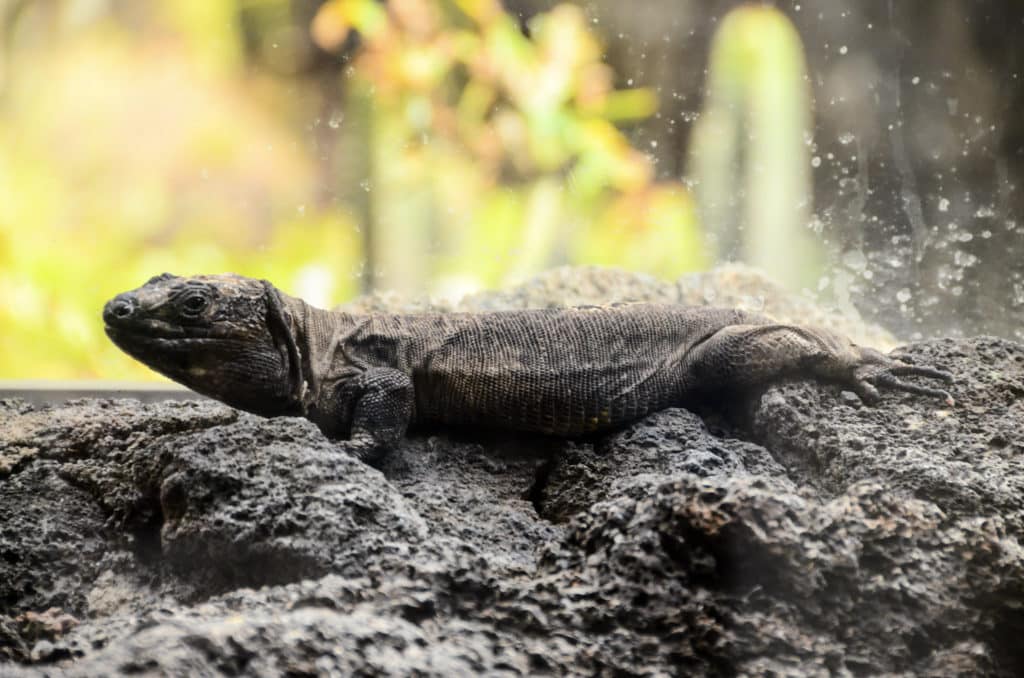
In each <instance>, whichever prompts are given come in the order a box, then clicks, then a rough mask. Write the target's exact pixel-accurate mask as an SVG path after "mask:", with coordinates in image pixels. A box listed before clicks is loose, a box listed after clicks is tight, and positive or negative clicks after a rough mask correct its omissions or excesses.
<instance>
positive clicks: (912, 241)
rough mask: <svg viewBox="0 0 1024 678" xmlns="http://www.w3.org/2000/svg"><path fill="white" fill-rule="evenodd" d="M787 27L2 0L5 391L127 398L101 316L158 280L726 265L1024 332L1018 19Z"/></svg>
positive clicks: (368, 3) (972, 326) (0, 328)
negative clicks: (12, 381)
mask: <svg viewBox="0 0 1024 678" xmlns="http://www.w3.org/2000/svg"><path fill="white" fill-rule="evenodd" d="M805 4H809V3H803V2H801V1H800V0H777V1H776V2H774V3H763V2H759V3H747V2H742V1H741V0H644V1H643V2H637V3H623V2H621V1H620V0H578V1H576V2H564V3H559V2H557V1H555V0H504V1H503V2H501V3H499V2H498V0H224V1H221V2H210V1H209V0H175V1H174V2H164V3H140V2H130V1H128V0H0V300H2V302H0V378H107V379H118V378H147V379H148V378H153V377H154V375H153V374H152V373H150V372H149V371H148V370H146V369H145V368H142V367H141V366H139V365H137V364H136V363H134V362H133V361H131V360H130V359H128V358H127V357H126V356H124V355H123V354H121V353H120V352H119V351H118V350H117V349H116V348H114V347H113V346H112V345H111V344H110V342H109V341H107V340H106V338H105V336H104V335H103V331H102V326H101V325H102V324H101V322H100V321H99V318H98V315H99V309H100V307H101V305H102V303H103V301H104V300H105V299H107V298H109V297H110V296H111V295H113V294H115V293H117V292H119V291H122V290H124V289H128V288H131V287H134V286H136V285H138V284H139V283H141V282H142V281H144V280H145V279H147V278H148V277H149V276H151V275H153V274H155V273H159V272H161V271H164V270H169V271H172V272H176V273H194V272H217V271H236V272H239V273H243V274H247V275H252V276H260V277H266V278H269V279H271V280H273V281H274V282H275V283H277V284H278V285H279V286H280V287H282V288H283V289H285V290H286V291H288V292H290V293H293V294H296V295H299V296H302V297H304V298H307V299H309V300H310V301H312V302H313V303H316V304H319V305H322V306H331V305H333V304H336V303H339V302H342V301H345V300H347V299H349V298H351V297H353V296H355V295H357V294H359V293H360V292H362V291H366V290H370V289H376V288H379V289H396V290H400V291H403V292H407V293H414V294H418V293H424V294H434V295H444V296H458V295H460V294H462V293H465V292H468V291H471V290H474V289H477V288H481V287H491V286H497V285H502V284H506V283H509V282H513V281H516V280H519V279H521V278H523V277H525V276H528V275H531V274H532V273H535V272H537V271H539V270H542V269H544V268H548V267H550V266H553V265H558V264H566V263H573V264H584V263H593V264H601V265H610V266H617V267H622V268H627V269H633V270H638V271H644V272H648V273H653V274H656V275H659V276H662V277H672V276H676V275H678V274H680V273H683V272H686V271H692V270H699V269H702V268H706V267H707V266H709V265H711V264H712V263H714V262H715V261H718V260H721V259H742V260H745V261H748V262H754V263H756V264H758V265H759V266H761V267H764V268H767V269H769V272H770V273H772V274H773V275H774V276H775V277H777V278H779V279H781V280H783V281H785V282H787V283H788V284H789V285H790V287H791V288H793V289H804V290H808V291H810V292H814V293H821V294H822V295H823V296H822V302H823V303H826V304H835V305H838V306H840V307H843V306H845V307H848V308H853V307H856V308H857V309H858V310H860V311H861V312H862V313H864V314H865V315H866V316H867V317H869V318H872V319H875V320H878V321H880V322H883V323H884V324H887V325H888V326H890V327H891V328H893V329H895V330H896V331H897V332H899V333H900V334H901V335H902V336H905V337H908V338H916V337H920V336H928V335H932V334H955V333H957V332H961V331H962V332H989V333H997V334H1004V335H1007V336H1016V337H1018V338H1021V332H1022V329H1021V328H1024V268H1022V267H1021V266H1020V262H1021V261H1022V260H1024V228H1018V227H1017V224H1018V223H1024V194H1022V193H1021V189H1020V187H1024V154H1022V153H1020V148H1021V144H1020V140H1021V139H1024V116H1021V115H1019V110H1020V102H1022V101H1024V78H1019V77H1018V74H1017V72H1016V71H1015V70H1014V67H1013V64H1019V63H1024V43H1021V42H1020V41H1019V40H1017V38H1016V35H1015V33H1014V28H1013V27H1015V26H1019V25H1020V24H1021V23H1022V22H1024V5H1022V4H1020V3H1016V2H1012V1H1011V0H977V1H972V0H951V1H950V2H947V3H935V2H933V0H906V1H905V2H901V3H898V4H896V3H862V2H860V1H859V0H828V2H825V3H821V4H820V6H818V5H816V6H815V7H814V11H810V10H809V9H808V8H805V7H804V5H805ZM812 102H813V104H812ZM812 105H813V107H814V110H813V111H812ZM815 204H816V205H817V206H818V207H817V208H815V207H814V206H815ZM982 262H984V264H985V265H982ZM953 319H955V322H953Z"/></svg>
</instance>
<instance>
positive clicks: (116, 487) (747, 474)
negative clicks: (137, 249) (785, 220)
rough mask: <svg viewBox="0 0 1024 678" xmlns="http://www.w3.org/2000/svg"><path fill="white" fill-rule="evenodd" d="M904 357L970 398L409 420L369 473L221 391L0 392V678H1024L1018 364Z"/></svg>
mask: <svg viewBox="0 0 1024 678" xmlns="http://www.w3.org/2000/svg"><path fill="white" fill-rule="evenodd" d="M720 277H721V276H720ZM710 279H714V280H717V279H715V278H710ZM741 279H742V280H744V281H747V280H748V278H746V277H741ZM703 280H704V281H705V282H702V283H700V285H704V284H705V283H706V281H707V280H709V278H705V279H703ZM727 280H728V277H727V276H726V277H723V278H722V279H721V280H719V284H727ZM723 281H725V282H723ZM694 284H696V283H693V282H692V281H691V282H690V283H686V284H684V282H682V281H681V282H680V283H679V284H677V285H674V286H671V285H670V286H668V287H666V286H664V284H662V283H655V282H653V281H648V280H647V279H645V278H642V277H637V276H631V275H626V274H616V273H613V272H607V271H604V272H601V271H598V270H594V269H588V270H586V271H583V272H580V273H579V274H578V275H577V276H575V277H574V276H573V275H571V273H567V272H564V271H563V272H558V273H556V274H551V275H549V276H547V277H546V278H543V279H538V280H536V281H531V283H528V284H527V285H526V286H524V287H522V288H519V290H518V291H515V290H514V291H512V292H507V293H503V295H504V296H503V295H494V296H491V297H480V298H478V299H477V300H476V301H470V302H465V303H468V304H474V303H475V304H476V305H477V306H476V307H488V308H494V307H516V306H520V305H522V304H523V303H529V304H531V305H546V304H547V302H545V301H544V299H545V295H550V298H551V299H557V298H567V299H572V298H576V297H585V296H586V295H606V296H607V297H608V298H609V300H621V299H623V297H644V296H645V295H646V296H647V297H650V298H661V296H663V295H668V297H667V298H666V300H672V299H677V300H678V299H679V298H680V295H681V294H682V293H683V291H685V290H688V289H689V290H692V289H694ZM746 284H747V283H746V282H744V285H746ZM645 285H647V286H648V288H646V289H647V292H644V289H645ZM574 286H575V287H574ZM702 289H703V288H702ZM743 289H746V288H745V287H744V288H743ZM574 290H575V292H574ZM729 294H730V293H729V292H728V291H727V290H726V291H723V292H721V293H719V294H717V298H730V297H729ZM574 295H575V296H574ZM524 299H525V300H527V301H524ZM587 301H595V300H594V299H587ZM364 303H366V304H368V305H371V306H372V305H373V304H379V303H383V302H381V301H380V300H379V299H378V300H369V301H366V302H364ZM780 303H781V302H780ZM793 304H794V305H793V308H796V306H797V305H798V304H797V302H793ZM781 307H785V304H783V305H782V306H780V308H781ZM822 316H823V317H826V316H827V313H824V312H823V313H822ZM841 325H842V323H838V324H837V326H841ZM899 353H900V355H902V356H905V358H906V359H907V360H912V361H916V362H920V363H922V364H929V365H935V366H938V367H942V368H944V369H948V370H950V371H951V372H953V374H954V375H955V376H956V378H957V383H956V384H955V385H954V387H953V395H954V396H955V397H956V400H957V403H956V405H955V406H953V407H949V406H947V405H945V404H943V403H942V402H940V401H936V400H930V399H926V398H921V397H916V396H911V395H904V394H891V393H889V394H886V395H885V396H884V398H883V400H882V402H881V403H879V404H878V406H876V407H867V406H864V405H863V404H862V403H860V402H859V400H857V399H856V397H855V396H854V395H853V394H851V393H847V392H844V391H842V390H841V388H839V387H838V386H835V385H830V384H818V383H808V382H801V381H794V382H791V383H783V384H780V385H776V386H773V387H771V388H769V389H767V390H766V392H765V393H763V394H761V395H759V396H758V397H754V398H751V399H750V400H749V401H745V402H736V403H728V407H726V408H725V409H726V410H727V411H726V412H724V413H722V412H719V411H718V409H717V408H716V407H713V406H712V405H714V404H708V405H709V407H708V410H707V411H705V410H704V409H702V411H701V412H700V413H693V412H689V411H686V410H683V409H673V410H666V411H664V412H660V413H657V414H655V415H653V416H651V417H648V418H647V419H645V420H643V421H640V422H637V423H635V424H634V425H632V426H630V427H627V428H626V429H624V430H622V431H619V432H616V433H613V434H610V435H607V436H604V437H602V438H597V439H592V440H590V439H588V440H580V441H557V440H550V439H545V438H537V437H528V436H513V435H508V434H496V433H493V432H491V433H488V432H478V431H446V430H425V431H417V432H414V434H413V435H411V436H410V437H409V439H407V440H406V441H404V442H403V443H402V444H401V445H399V446H398V448H397V449H395V450H393V451H392V452H391V454H389V455H388V456H387V457H386V458H385V459H383V460H382V461H381V462H380V463H379V464H378V465H377V467H376V468H371V467H370V466H367V465H365V464H363V463H362V462H359V461H357V460H356V459H355V458H354V457H353V456H352V455H350V454H349V453H348V451H347V449H346V444H345V442H344V441H330V440H327V439H325V438H324V437H323V436H322V435H321V434H320V433H319V431H318V430H317V429H316V428H315V427H314V426H312V425H311V424H309V423H308V422H306V421H304V420H301V419H291V418H280V419H272V420H267V419H261V418H259V417H255V416H252V415H248V414H245V413H241V412H238V411H236V410H233V409H231V408H228V407H226V406H223V405H220V404H218V403H214V402H211V401H206V400H196V401H187V402H167V403H159V404H150V405H143V404H140V403H138V402H136V401H131V400H79V401H72V402H69V403H66V404H63V405H59V406H52V407H38V408H33V407H30V406H28V405H26V404H24V403H20V402H15V401H0V673H3V674H4V675H7V674H10V675H14V676H41V675H57V674H60V675H69V676H93V675H121V674H125V675H127V674H133V675H167V674H170V675H219V674H227V675H267V676H276V675H354V674H355V675H371V674H372V675H395V676H399V675H402V676H404V675H436V676H452V675H480V674H482V675H545V674H548V675H595V674H605V675H737V674H740V675H776V676H778V675H793V676H806V675H822V676H825V675H995V676H1015V675H1022V674H1024V650H1022V649H1021V645H1020V643H1019V638H1020V637H1021V634H1022V633H1024V550H1022V548H1021V543H1020V542H1021V537H1022V533H1024V514H1022V506H1024V504H1022V501H1024V500H1022V499H1021V497H1022V492H1021V490H1022V488H1024V464H1022V461H1021V460H1022V455H1024V443H1022V442H1021V441H1022V437H1021V434H1020V431H1022V430H1024V346H1021V345H1019V344H1015V343H1013V342H1010V341H1005V340H1001V339H995V338H987V337H981V338H974V339H956V340H952V339H944V340H937V341H930V342H925V343H919V344H914V345H911V346H906V347H903V348H901V349H899Z"/></svg>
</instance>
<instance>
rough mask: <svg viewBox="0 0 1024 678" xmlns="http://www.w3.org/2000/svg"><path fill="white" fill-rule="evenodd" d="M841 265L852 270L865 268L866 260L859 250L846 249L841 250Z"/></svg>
mask: <svg viewBox="0 0 1024 678" xmlns="http://www.w3.org/2000/svg"><path fill="white" fill-rule="evenodd" d="M843 265H844V266H846V267H847V268H850V269H853V270H854V271H860V270H863V269H865V268H867V265H868V260H867V257H865V256H864V253H863V252H862V251H860V250H847V251H846V252H843Z"/></svg>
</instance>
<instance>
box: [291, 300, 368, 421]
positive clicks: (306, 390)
mask: <svg viewBox="0 0 1024 678" xmlns="http://www.w3.org/2000/svg"><path fill="white" fill-rule="evenodd" d="M282 297H283V300H284V304H285V306H286V307H287V309H288V313H287V317H288V319H289V323H290V329H291V334H292V336H294V338H295V344H296V348H297V351H298V355H299V358H298V361H297V363H296V364H297V365H298V373H297V376H293V377H290V378H292V379H295V381H294V382H293V384H292V386H293V388H294V392H295V394H296V402H297V403H298V405H299V407H300V408H301V410H302V413H303V415H308V414H309V413H310V412H311V411H312V410H314V409H316V407H317V403H318V402H319V401H320V399H321V396H322V395H323V393H322V392H323V391H324V389H327V390H329V389H330V387H331V384H332V383H334V382H335V381H336V379H335V376H336V375H335V374H334V373H335V371H336V368H337V356H336V353H337V352H338V351H339V350H341V346H340V344H341V343H343V341H344V337H345V336H346V328H350V326H351V325H353V321H352V317H351V316H349V315H348V314H346V313H340V312H337V311H326V310H324V309H321V308H317V307H315V306H311V305H310V304H307V303H306V302H304V301H303V300H301V299H297V298H295V297H289V296H287V295H282ZM292 373H293V372H292V371H290V375H291V374H292Z"/></svg>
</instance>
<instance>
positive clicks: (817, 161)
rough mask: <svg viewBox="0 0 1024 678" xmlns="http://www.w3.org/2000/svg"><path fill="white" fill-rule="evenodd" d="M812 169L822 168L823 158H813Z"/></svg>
mask: <svg viewBox="0 0 1024 678" xmlns="http://www.w3.org/2000/svg"><path fill="white" fill-rule="evenodd" d="M811 167H821V158H819V157H818V156H814V157H813V158H811Z"/></svg>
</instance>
